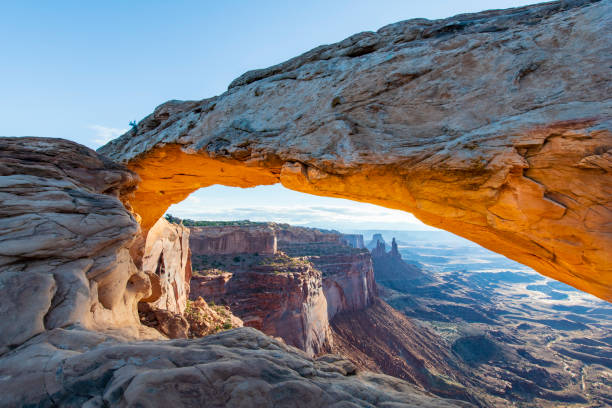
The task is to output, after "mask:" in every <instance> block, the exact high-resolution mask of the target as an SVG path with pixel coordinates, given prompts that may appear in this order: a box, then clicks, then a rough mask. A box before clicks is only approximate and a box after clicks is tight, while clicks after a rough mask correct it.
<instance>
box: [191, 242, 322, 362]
mask: <svg viewBox="0 0 612 408" xmlns="http://www.w3.org/2000/svg"><path fill="white" fill-rule="evenodd" d="M241 258H243V259H244V258H246V255H244V254H243V255H242V256H241ZM253 258H254V259H251V260H250V261H249V262H246V263H245V262H241V263H240V264H238V265H228V267H227V269H230V270H231V271H232V272H231V273H227V272H226V273H216V271H212V272H210V271H203V272H202V273H203V274H204V275H203V276H201V275H199V274H196V275H194V277H193V278H192V280H191V297H192V299H195V298H197V297H198V296H202V297H203V298H204V299H207V300H209V301H210V300H212V301H214V302H215V303H218V304H224V305H228V306H229V307H230V309H231V311H232V313H233V314H235V315H236V316H238V317H240V318H241V319H242V320H243V322H244V325H245V326H249V327H254V328H256V329H258V330H261V331H263V332H264V333H266V334H268V335H270V336H274V337H281V338H282V339H284V340H285V342H286V343H287V344H289V345H292V346H295V347H298V348H299V349H301V350H304V351H305V352H306V353H308V354H309V355H315V354H320V353H322V352H325V351H328V350H329V341H330V333H329V322H328V317H327V300H326V297H325V295H324V293H323V286H322V279H321V272H320V271H319V270H317V269H315V268H314V267H313V265H311V264H310V263H309V262H305V261H300V260H296V259H293V258H290V257H287V256H286V255H283V254H278V255H277V256H270V257H264V256H261V255H258V256H254V257H253ZM207 272H209V273H207Z"/></svg>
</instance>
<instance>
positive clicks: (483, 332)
mask: <svg viewBox="0 0 612 408" xmlns="http://www.w3.org/2000/svg"><path fill="white" fill-rule="evenodd" d="M373 232H379V233H381V232H382V235H383V236H384V237H385V238H387V240H390V239H391V237H396V238H397V239H398V242H399V252H400V253H401V255H402V257H403V259H404V260H406V261H407V262H408V263H411V264H412V265H413V266H414V267H415V268H418V269H419V270H420V271H421V272H422V273H423V276H422V277H421V278H418V277H417V278H415V279H413V280H386V281H382V280H379V279H378V278H377V284H378V289H379V294H380V296H381V297H382V298H383V299H384V300H385V301H387V302H388V303H389V304H390V305H391V306H393V307H394V308H395V309H397V310H399V311H401V312H402V313H403V314H404V315H405V316H408V317H410V319H411V320H412V321H413V322H417V323H419V324H421V325H423V326H425V327H428V328H430V329H432V330H433V331H434V332H435V333H437V334H438V335H439V336H440V337H441V338H442V339H444V342H445V343H446V344H447V346H448V347H450V348H451V350H452V354H453V356H454V357H456V358H458V359H459V360H460V361H461V363H463V364H465V366H464V369H467V370H469V374H470V375H467V376H466V378H468V379H469V382H470V384H471V386H470V385H468V387H470V389H471V390H472V391H473V392H474V393H475V394H476V395H478V396H479V397H480V398H482V399H483V400H484V401H486V402H487V403H489V404H491V405H493V406H517V407H560V406H563V407H567V406H579V407H606V406H610V405H612V306H611V305H610V304H609V303H607V302H604V301H601V300H599V299H597V298H595V297H593V296H591V295H589V294H586V293H584V292H581V291H578V290H576V289H574V288H572V287H570V286H567V285H565V284H563V283H560V282H557V281H553V280H551V279H548V278H545V277H543V276H542V275H540V274H537V273H535V272H534V271H532V270H531V269H529V268H527V267H525V266H523V265H520V264H518V263H516V262H513V261H510V260H508V259H507V258H505V257H503V256H500V255H498V254H495V253H492V252H490V251H488V250H486V249H484V248H482V247H480V246H478V245H475V244H473V243H471V242H469V241H465V240H463V239H461V238H458V237H454V236H452V235H451V234H448V233H445V232H442V231H440V232H402V231H364V234H368V235H367V236H371V234H372V233H373ZM466 385H467V384H466Z"/></svg>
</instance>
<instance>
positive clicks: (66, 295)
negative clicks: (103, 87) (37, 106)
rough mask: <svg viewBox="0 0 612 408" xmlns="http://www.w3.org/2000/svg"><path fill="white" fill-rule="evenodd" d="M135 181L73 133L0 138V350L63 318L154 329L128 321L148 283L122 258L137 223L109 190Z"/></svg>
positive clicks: (127, 330) (124, 190) (93, 326)
mask: <svg viewBox="0 0 612 408" xmlns="http://www.w3.org/2000/svg"><path fill="white" fill-rule="evenodd" d="M136 182H137V177H136V175H135V174H134V173H132V172H130V171H129V170H127V169H125V168H124V167H123V166H120V165H117V164H115V163H113V162H111V161H109V160H108V159H106V158H104V157H103V156H100V155H98V154H97V153H95V152H94V151H92V150H90V149H87V148H85V147H83V146H81V145H78V144H76V143H73V142H69V141H66V140H61V139H45V138H0V183H1V185H0V189H1V194H0V214H1V218H0V231H1V232H0V234H1V236H0V311H1V312H2V316H3V318H2V321H1V322H0V355H1V354H3V353H5V352H7V351H8V350H9V349H11V348H14V347H17V346H19V345H21V344H22V343H24V342H25V341H27V340H28V339H30V338H32V337H33V336H36V335H38V334H40V333H42V332H44V331H46V330H52V329H55V328H63V327H69V326H80V327H84V328H87V329H90V330H113V331H115V332H121V333H122V335H124V336H128V337H132V338H137V337H142V336H144V337H153V338H159V337H161V336H160V335H158V334H157V332H155V331H153V330H150V329H148V328H146V327H143V326H141V325H140V323H139V320H138V312H137V307H136V305H137V303H138V301H139V300H140V299H141V298H143V297H145V296H147V295H148V294H149V293H150V292H151V284H150V282H149V278H148V277H147V275H145V274H143V273H142V272H140V271H139V270H138V269H137V268H136V266H135V265H134V263H133V262H132V259H131V257H130V254H129V247H130V245H131V243H132V241H133V240H134V238H135V237H136V235H137V233H138V223H137V222H136V220H135V219H134V217H133V216H132V214H131V213H130V211H128V210H127V209H126V208H125V207H124V206H123V204H122V203H121V201H120V199H119V196H123V197H125V196H127V195H128V194H129V193H130V191H132V190H133V189H134V187H135V186H136Z"/></svg>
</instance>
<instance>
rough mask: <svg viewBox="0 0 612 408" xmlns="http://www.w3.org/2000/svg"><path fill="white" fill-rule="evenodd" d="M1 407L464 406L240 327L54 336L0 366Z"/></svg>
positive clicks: (34, 342) (41, 337) (45, 337)
mask: <svg viewBox="0 0 612 408" xmlns="http://www.w3.org/2000/svg"><path fill="white" fill-rule="evenodd" d="M0 395H2V400H1V402H0V405H1V406H3V407H21V406H41V407H42V406H63V407H64V406H70V407H102V406H112V407H134V406H139V407H194V406H198V407H204V406H205V407H211V408H217V407H218V408H222V407H230V408H247V407H270V408H272V407H295V406H297V407H323V406H325V407H337V408H339V407H355V406H358V407H414V406H420V407H432V408H433V407H461V406H463V407H466V406H468V405H467V404H464V403H461V402H458V401H457V402H456V401H450V400H444V399H441V398H436V397H433V396H431V395H428V394H426V393H424V392H422V391H421V390H419V389H417V388H415V387H414V386H412V385H411V384H408V383H406V382H404V381H402V380H399V379H396V378H393V377H389V376H385V375H380V374H373V373H367V372H364V373H361V372H358V371H357V372H356V369H355V367H354V366H353V365H352V363H350V362H349V361H347V360H344V359H342V358H340V357H338V356H325V357H323V358H321V359H319V360H312V359H309V358H307V357H306V356H305V355H304V354H303V353H302V352H301V351H299V350H297V349H295V348H292V347H288V346H286V345H284V344H283V343H281V342H279V341H276V340H273V339H272V338H270V337H268V336H265V335H264V334H262V333H260V332H258V331H256V330H254V329H251V328H242V329H234V330H230V331H226V332H223V333H220V334H216V335H212V336H207V337H204V338H201V339H197V340H172V341H164V342H142V343H124V342H121V341H118V340H117V339H113V338H112V337H109V336H105V335H102V334H100V333H95V332H91V331H80V330H64V329H53V330H51V331H48V332H46V333H45V334H42V335H39V336H37V337H36V338H34V339H32V340H31V341H29V342H28V344H26V345H24V346H23V347H22V348H20V349H18V350H14V351H12V352H10V353H9V354H8V355H5V356H3V357H2V358H1V359H0Z"/></svg>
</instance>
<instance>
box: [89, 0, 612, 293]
mask: <svg viewBox="0 0 612 408" xmlns="http://www.w3.org/2000/svg"><path fill="white" fill-rule="evenodd" d="M611 19H612V3H610V2H609V1H597V0H568V1H559V2H551V3H544V4H539V5H533V6H526V7H521V8H516V9H510V10H494V11H486V12H481V13H476V14H463V15H459V16H455V17H452V18H448V19H444V20H435V21H430V20H425V19H413V20H408V21H403V22H399V23H395V24H391V25H388V26H385V27H383V28H381V29H380V30H378V31H377V32H364V33H359V34H356V35H354V36H351V37H349V38H347V39H346V40H344V41H341V42H339V43H336V44H332V45H325V46H321V47H317V48H315V49H313V50H311V51H309V52H307V53H305V54H303V55H301V56H298V57H296V58H293V59H291V60H289V61H287V62H284V63H282V64H278V65H276V66H273V67H270V68H266V69H261V70H255V71H251V72H247V73H246V74H244V75H243V76H241V77H240V78H238V79H236V80H235V81H234V82H233V83H232V84H231V85H230V88H229V90H228V91H227V92H226V93H224V94H222V95H220V96H218V97H213V98H209V99H204V100H201V101H187V102H181V101H170V102H167V103H165V104H163V105H161V106H159V107H158V108H157V109H155V111H154V112H153V113H152V114H151V115H149V116H148V117H146V118H145V119H144V120H142V121H141V122H140V123H139V124H138V126H137V127H136V128H134V129H132V130H131V131H129V132H128V133H126V134H125V135H123V136H122V137H121V138H119V139H117V140H115V141H113V142H110V143H109V144H107V145H106V146H104V147H102V148H101V149H100V151H101V152H103V153H104V154H107V155H109V156H110V157H112V158H113V159H115V160H118V161H121V162H124V163H127V164H128V166H129V168H130V169H132V170H134V171H135V172H136V173H138V174H139V175H140V176H141V177H142V180H143V182H142V183H141V184H140V185H139V187H138V190H137V191H136V193H135V195H134V196H133V198H132V200H131V203H132V205H133V206H134V209H135V210H136V212H137V213H138V214H140V215H141V216H142V222H143V228H145V229H147V228H149V227H150V226H152V225H153V224H154V223H155V222H156V221H157V219H158V218H159V217H161V216H162V215H163V213H164V212H165V211H166V209H167V208H168V206H169V205H171V204H172V203H175V202H178V201H181V200H182V199H184V198H185V197H187V195H189V194H190V193H191V192H192V191H194V190H196V189H198V188H201V187H205V186H208V185H212V184H223V185H229V186H240V187H250V186H255V185H260V184H274V183H278V182H280V183H282V184H283V185H284V186H286V187H288V188H291V189H294V190H298V191H302V192H306V193H312V194H316V195H322V196H332V197H342V198H347V199H352V200H357V201H364V202H369V203H373V204H378V205H382V206H386V207H389V208H394V209H401V210H405V211H408V212H411V213H413V214H414V215H415V216H416V217H417V218H419V219H420V220H422V221H423V222H425V223H427V224H429V225H433V226H436V227H439V228H443V229H446V230H448V231H451V232H453V233H455V234H457V235H460V236H462V237H465V238H467V239H470V240H472V241H475V242H477V243H479V244H481V245H482V246H484V247H486V248H488V249H491V250H493V251H496V252H499V253H501V254H504V255H506V256H508V257H509V258H511V259H514V260H516V261H518V262H522V263H524V264H526V265H528V266H530V267H532V268H534V269H535V270H537V271H539V272H541V273H542V274H545V275H547V276H550V277H552V278H554V279H557V280H561V281H563V282H565V283H568V284H570V285H572V286H574V287H576V288H579V289H582V290H585V291H587V292H590V293H592V294H595V295H597V296H599V297H601V298H603V299H608V300H610V299H612V289H611V288H612V262H610V256H609V248H610V247H612V238H611V237H612V231H611V228H610V219H612V211H611V210H610V207H611V203H610V200H611V199H610V197H612V178H611V177H610V168H611V165H610V163H611V159H610V157H611V155H610V146H611V145H612V132H611V129H612V120H611V118H612V100H611V99H610V95H611V94H612V80H611V79H610V73H609V67H610V66H611V65H612V49H611V45H610V41H609V38H610V36H611V35H612V31H611V30H612V28H611V27H612V20H611Z"/></svg>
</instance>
